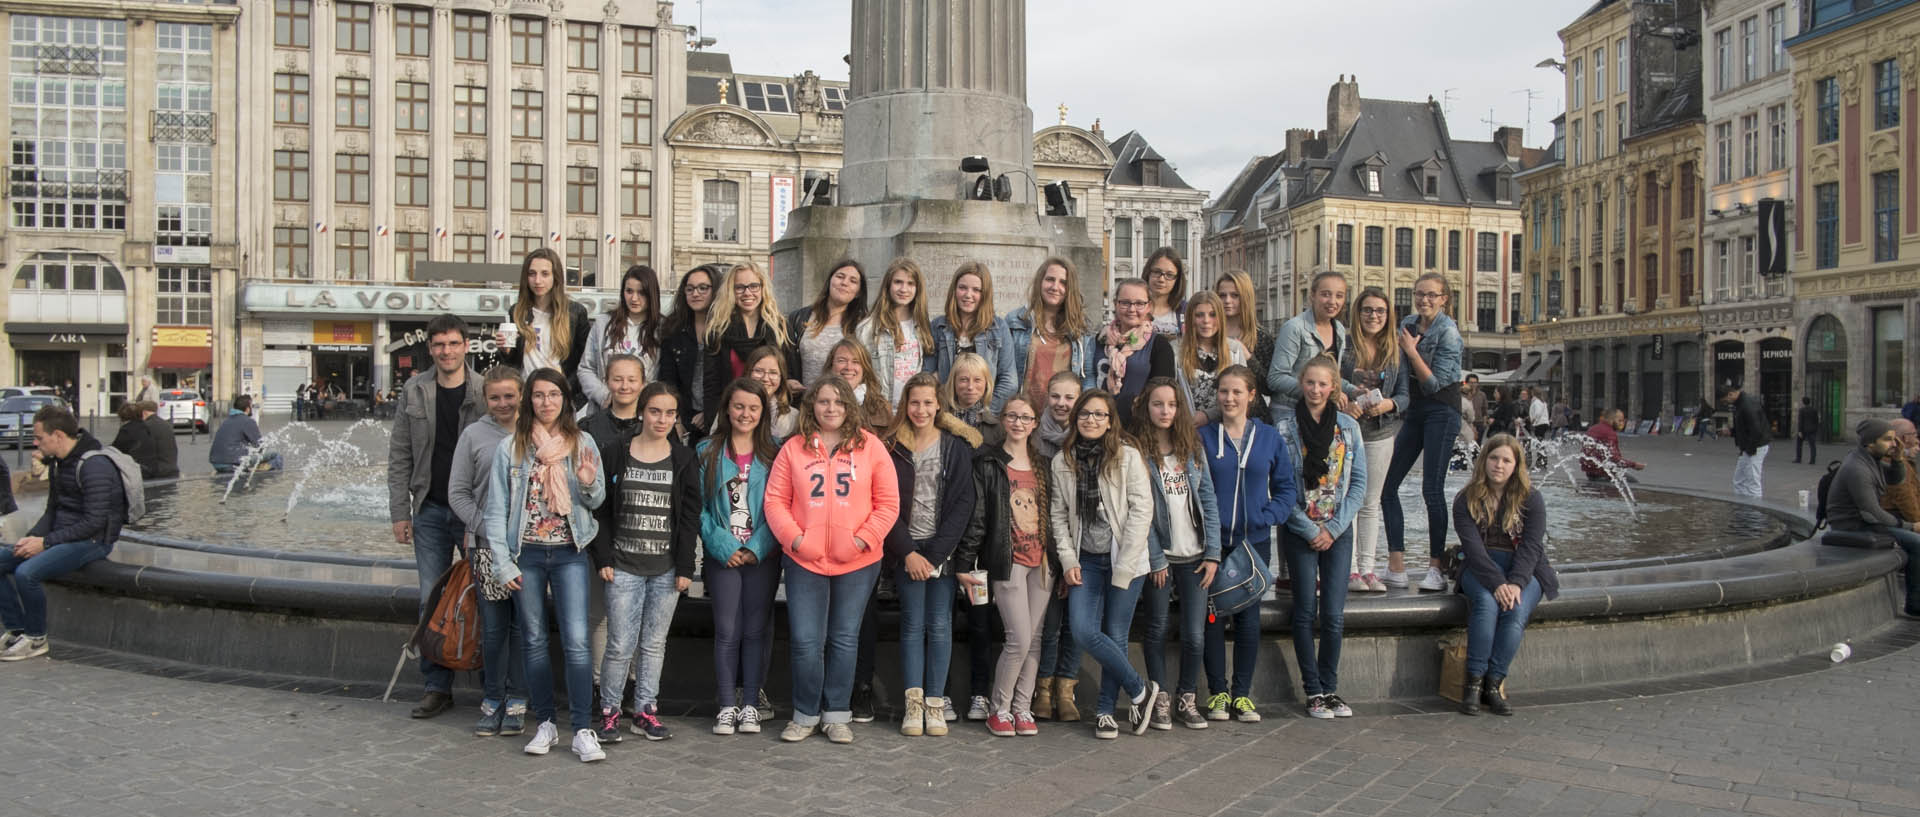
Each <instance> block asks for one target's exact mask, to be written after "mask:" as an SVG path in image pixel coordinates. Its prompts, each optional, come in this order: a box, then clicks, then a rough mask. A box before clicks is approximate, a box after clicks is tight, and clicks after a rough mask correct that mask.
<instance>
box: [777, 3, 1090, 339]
mask: <svg viewBox="0 0 1920 817" xmlns="http://www.w3.org/2000/svg"><path fill="white" fill-rule="evenodd" d="M1026 54H1027V43H1026V2H1025V0H853V50H852V83H851V85H852V87H851V89H850V92H851V101H850V102H849V104H848V105H847V113H846V154H845V159H844V164H843V170H842V171H841V173H840V177H839V179H838V180H837V181H838V183H839V188H838V191H837V194H836V196H835V201H834V204H832V205H812V206H803V207H801V208H799V209H798V210H795V211H794V212H793V215H792V217H791V219H789V222H788V227H787V232H786V234H785V235H784V236H781V237H780V238H779V239H778V240H776V241H775V242H774V245H773V261H772V264H773V275H772V277H773V282H774V287H775V292H776V293H777V295H778V296H779V299H780V303H781V305H782V306H783V307H786V308H793V307H796V306H799V305H800V304H803V303H808V302H810V301H811V300H812V299H813V297H814V295H815V294H816V293H817V291H818V289H819V283H820V281H821V280H822V279H823V278H825V277H826V275H827V273H828V272H830V270H829V269H828V268H827V266H828V265H830V264H832V263H834V262H835V261H837V260H839V259H841V258H853V259H855V260H857V261H859V262H860V263H861V265H862V266H864V267H865V268H866V271H867V275H868V279H869V281H868V291H869V292H870V293H877V292H879V287H878V283H879V278H880V276H881V275H882V274H883V273H884V272H885V270H886V266H887V264H888V262H890V261H891V260H892V259H894V258H896V257H900V256H906V257H910V258H912V259H914V260H915V261H917V262H919V264H920V267H921V269H922V270H924V271H925V272H926V275H927V289H928V293H927V297H928V298H929V301H930V303H932V304H934V305H936V306H935V308H936V309H937V308H938V306H937V305H938V304H940V303H942V302H943V299H944V298H945V297H946V292H947V284H948V281H949V280H950V279H951V278H952V275H953V270H954V268H955V267H957V266H959V264H960V263H961V262H963V261H967V260H979V261H983V262H985V263H986V264H987V266H988V268H989V269H990V270H991V271H992V272H993V278H994V288H995V290H996V295H997V298H996V300H997V304H996V306H997V307H998V308H999V309H1000V310H1001V311H1002V312H1005V311H1007V310H1010V309H1012V308H1013V307H1014V306H1016V305H1018V304H1020V303H1024V302H1025V300H1026V295H1027V285H1028V283H1029V282H1030V281H1031V280H1032V278H1033V273H1034V272H1035V270H1036V269H1037V268H1038V266H1039V264H1040V262H1041V261H1042V260H1043V259H1045V258H1046V257H1048V256H1052V255H1059V256H1063V257H1066V258H1068V259H1070V260H1072V261H1073V263H1074V264H1075V266H1076V267H1078V268H1079V270H1080V283H1081V285H1082V287H1083V289H1084V290H1085V293H1084V294H1086V295H1087V297H1088V299H1089V300H1088V303H1089V304H1090V305H1092V304H1098V303H1099V298H1100V285H1101V282H1102V281H1103V280H1104V278H1105V276H1104V274H1103V273H1102V270H1103V269H1104V261H1103V256H1102V252H1101V249H1100V247H1099V245H1098V244H1097V243H1096V242H1095V241H1093V240H1091V239H1090V238H1088V232H1087V218H1086V217H1085V216H1086V215H1096V216H1097V215H1098V214H1076V215H1072V216H1043V215H1041V205H1040V201H1039V200H1040V199H1041V196H1040V195H1039V191H1038V189H1037V187H1036V182H1035V180H1034V177H1033V112H1032V110H1031V109H1029V108H1028V107H1027V102H1026V96H1027V74H1026V67H1027V56H1026ZM968 156H984V157H986V159H987V162H988V164H989V170H988V171H987V175H988V176H990V177H995V178H997V177H999V176H1001V175H1005V176H1006V179H1007V182H1008V183H1009V186H1010V188H1011V195H1009V196H1008V199H1007V201H1004V202H1003V201H972V200H969V195H968V194H969V193H970V192H971V190H972V187H973V183H974V181H975V179H976V178H977V177H978V176H979V173H977V172H962V171H961V170H960V163H961V160H962V159H963V158H965V157H968Z"/></svg>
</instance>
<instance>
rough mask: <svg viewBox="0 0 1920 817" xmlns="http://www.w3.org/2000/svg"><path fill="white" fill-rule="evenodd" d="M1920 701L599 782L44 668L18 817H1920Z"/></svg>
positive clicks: (1541, 711)
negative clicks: (1918, 766)
mask: <svg viewBox="0 0 1920 817" xmlns="http://www.w3.org/2000/svg"><path fill="white" fill-rule="evenodd" d="M55 649H56V655H57V654H58V653H57V651H58V649H59V647H58V645H56V646H55ZM1521 660H1525V655H1524V653H1523V654H1522V657H1521ZM668 669H669V671H671V669H672V668H671V667H669V668H668ZM1917 693H1920V650H1915V649H1907V650H1902V651H1896V652H1893V653H1891V654H1888V655H1885V656H1883V657H1880V658H1876V659H1872V660H1861V659H1859V658H1856V659H1855V660H1854V661H1852V662H1849V663H1846V664H1842V665H1839V666H1837V667H1832V668H1829V669H1824V670H1821V671H1817V672H1811V673H1807V674H1802V675H1796V676H1792V677H1787V678H1780V679H1776V680H1771V681H1763V682H1757V683H1750V684H1743V685H1738V686H1731V687H1724V688H1719V689H1710V690H1705V691H1698V692H1687V693H1677V694H1671V695H1660V696H1654V697H1645V698H1637V699H1628V700H1615V701H1607V702H1594V703H1583V704H1567V705H1556V706H1536V707H1527V706H1522V707H1521V708H1520V710H1519V713H1518V714H1517V715H1516V716H1514V717H1512V718H1499V717H1494V716H1491V715H1485V716H1481V717H1478V718H1467V717H1463V716H1459V715H1453V714H1440V715H1395V716H1386V715H1378V714H1372V712H1370V708H1369V707H1362V708H1361V712H1360V716H1359V717H1356V718H1354V719H1352V720H1347V721H1334V722H1326V721H1314V720H1309V719H1306V718H1304V717H1301V716H1299V715H1297V714H1294V713H1292V712H1277V711H1271V708H1270V711H1269V713H1268V718H1267V720H1266V721H1265V722H1264V723H1259V724H1241V723H1231V722H1229V723H1215V724H1213V726H1212V728H1209V729H1207V730H1205V731H1197V732H1196V731H1188V730H1185V729H1180V730H1178V731H1175V732H1149V733H1148V734H1147V736H1145V737H1132V736H1130V735H1123V736H1122V738H1121V739H1120V740H1118V741H1098V740H1094V739H1093V738H1092V737H1091V735H1090V734H1089V730H1088V727H1087V726H1086V725H1084V724H1076V725H1070V726H1056V725H1053V724H1050V723H1043V724H1042V730H1041V734H1040V736H1039V737H1037V738H994V737H991V736H989V735H987V734H986V732H985V730H984V729H983V728H981V727H980V726H979V725H977V724H960V725H959V727H960V728H958V729H956V730H955V732H954V733H953V734H952V735H950V736H948V737H944V738H913V739H908V738H902V737H899V736H898V735H897V734H894V730H893V729H892V728H891V727H889V726H888V725H886V724H884V723H874V724H866V725H856V727H855V734H856V736H857V741H856V743H855V744H854V745H852V746H835V745H831V744H829V743H827V742H826V740H825V739H824V738H821V737H817V736H816V737H813V738H810V739H808V740H807V741H806V742H804V743H801V744H798V745H791V744H782V743H780V742H779V741H778V739H777V737H775V734H776V733H777V732H778V728H779V727H780V726H783V725H784V721H783V720H776V721H775V722H773V723H772V724H771V728H769V729H768V731H767V732H765V733H763V734H761V735H758V736H744V735H743V736H734V737H730V738H718V737H714V736H712V735H709V734H707V732H706V727H707V722H706V721H705V720H702V719H693V718H668V723H669V724H670V725H671V726H672V727H673V728H674V729H675V730H676V731H677V733H678V734H677V736H676V737H675V738H674V739H672V740H670V741H666V742H659V743H648V742H646V741H644V740H640V739H639V738H638V737H635V736H630V737H629V738H628V740H627V741H626V742H625V743H623V744H621V745H618V746H614V747H611V748H610V750H609V753H608V755H609V756H608V759H607V760H606V761H605V762H603V763H599V764H593V765H585V764H581V763H579V762H577V761H576V759H575V758H574V757H573V755H572V754H571V753H569V752H568V751H567V750H566V744H565V743H564V742H563V743H562V745H561V746H560V747H557V748H556V749H555V751H554V753H553V754H551V755H549V756H547V757H528V756H526V755H523V754H521V752H520V745H521V741H522V740H524V738H484V739H482V738H473V737H470V736H468V735H467V734H466V731H465V729H466V727H467V723H468V721H469V720H470V718H471V708H470V707H469V706H466V705H464V704H466V703H469V702H470V701H463V706H462V708H461V709H459V710H457V711H456V712H455V713H452V714H448V715H443V716H441V717H440V718H438V719H435V720H430V721H414V720H410V719H408V717H407V714H406V711H407V708H408V704H405V703H393V704H381V703H378V702H376V701H369V700H357V699H352V698H346V697H337V696H320V695H310V694H304V693H299V692H287V691H274V690H267V689H255V688H249V687H245V686H229V685H219V684H202V683H197V682H192V681H181V680H173V679H168V678H160V677H154V676H150V675H138V674H130V673H124V672H119V671H116V670H111V669H105V668H101V667H95V666H88V665H83V664H78V663H71V662H64V661H56V660H48V659H44V658H43V659H35V660H33V661H29V662H24V663H20V664H9V665H0V700H5V701H8V702H9V703H10V704H11V705H10V706H9V709H10V711H9V713H8V715H7V717H6V720H5V723H6V729H5V730H4V734H0V757H4V758H6V762H5V765H6V767H7V773H6V775H5V776H4V777H0V789H3V790H0V796H4V798H5V800H4V802H5V803H6V805H5V806H4V807H0V813H5V814H8V815H19V817H39V816H40V815H63V816H64V815H122V814H141V815H157V816H158V817H172V816H173V815H180V816H181V817H201V816H202V815H229V814H232V815H274V816H275V817H303V816H304V815H316V816H318V815H327V816H329V817H331V816H332V815H341V816H343V817H344V816H346V815H416V814H422V815H439V814H466V815H473V814H488V813H510V814H513V813H518V814H568V815H598V814H606V815H632V814H650V815H651V814H696V815H716V816H719V815H725V816H726V817H733V816H734V815H761V814H779V815H816V814H818V815H825V814H836V815H869V814H871V815H923V814H924V815H947V814H952V815H993V817H1016V816H1017V815H1048V814H1061V815H1228V816H1230V817H1237V816H1238V815H1259V814H1278V815H1307V814H1337V815H1347V814H1353V815H1373V814H1384V815H1527V816H1528V817H1532V815H1555V816H1556V817H1557V816H1558V815H1571V816H1572V817H1584V815H1660V816H1661V817H1704V816H1705V815H1728V814H1763V815H1833V814H1852V813H1866V814H1888V815H1920V782H1916V779H1915V777H1914V775H1913V773H1912V772H1913V770H1912V761H1911V759H1912V758H1913V757H1915V756H1916V754H1920V739H1917V738H1916V731H1915V728H1914V725H1915V724H1916V723H1920V694H1917ZM1519 702H1520V703H1522V704H1524V703H1525V699H1524V696H1521V697H1520V698H1519ZM782 714H784V712H783V713H782Z"/></svg>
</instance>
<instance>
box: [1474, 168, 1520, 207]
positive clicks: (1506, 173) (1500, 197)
mask: <svg viewBox="0 0 1920 817" xmlns="http://www.w3.org/2000/svg"><path fill="white" fill-rule="evenodd" d="M1489 177H1491V179H1490V180H1491V181H1492V182H1493V199H1494V201H1498V202H1502V203H1505V202H1510V201H1513V165H1510V164H1507V163H1506V162H1501V163H1500V164H1497V165H1494V166H1493V167H1490V168H1487V169H1486V171H1484V172H1483V173H1482V174H1481V177H1480V178H1481V179H1482V180H1489Z"/></svg>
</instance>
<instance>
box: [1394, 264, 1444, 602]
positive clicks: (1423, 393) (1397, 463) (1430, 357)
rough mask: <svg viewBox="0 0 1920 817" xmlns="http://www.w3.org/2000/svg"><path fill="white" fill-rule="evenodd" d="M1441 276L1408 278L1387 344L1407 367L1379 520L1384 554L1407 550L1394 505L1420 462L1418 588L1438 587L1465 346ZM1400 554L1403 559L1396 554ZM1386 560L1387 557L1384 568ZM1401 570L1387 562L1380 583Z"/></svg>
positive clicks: (1400, 576)
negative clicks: (1423, 558)
mask: <svg viewBox="0 0 1920 817" xmlns="http://www.w3.org/2000/svg"><path fill="white" fill-rule="evenodd" d="M1446 306H1447V279H1446V276H1444V275H1441V274H1440V273H1437V272H1429V273H1427V274H1425V275H1422V276H1420V278H1419V279H1418V280H1416V281H1414V283H1413V314H1411V315H1408V316H1407V317H1406V318H1404V319H1402V320H1401V321H1400V331H1399V332H1397V333H1396V334H1395V335H1394V341H1395V342H1396V343H1398V344H1399V346H1400V358H1401V360H1402V361H1404V362H1405V363H1406V366H1407V382H1408V384H1409V385H1408V389H1407V392H1408V395H1407V396H1408V403H1407V413H1406V422H1405V423H1404V424H1402V425H1401V426H1400V431H1399V432H1398V433H1396V434H1394V437H1393V458H1392V459H1391V460H1388V462H1387V476H1386V480H1385V481H1384V482H1383V483H1382V484H1381V485H1380V510H1381V511H1382V515H1383V516H1385V517H1386V524H1387V549H1388V551H1389V556H1388V558H1389V559H1390V560H1391V559H1393V558H1394V557H1395V556H1399V555H1400V554H1403V553H1405V552H1406V549H1407V534H1406V529H1405V527H1404V525H1405V524H1406V515H1405V513H1404V512H1403V511H1402V510H1401V509H1400V483H1401V482H1402V481H1404V480H1405V479H1406V478H1407V474H1409V473H1411V472H1412V471H1413V462H1414V460H1416V459H1417V460H1420V462H1421V474H1420V498H1421V499H1423V500H1425V501H1426V504H1427V557H1428V562H1427V573H1426V576H1425V577H1424V578H1422V579H1421V580H1420V589H1421V590H1435V591H1438V590H1445V589H1447V578H1446V576H1445V575H1443V574H1442V573H1441V572H1440V555H1441V553H1442V552H1443V551H1444V550H1445V549H1446V545H1447V497H1446V493H1445V490H1444V489H1445V485H1444V484H1443V483H1444V481H1445V480H1446V477H1447V463H1448V460H1450V459H1452V457H1453V438H1454V437H1455V436H1456V435H1458V434H1459V433H1460V396H1459V389H1460V356H1461V353H1462V351H1463V350H1464V347H1465V344H1464V343H1463V342H1462V341H1461V338H1460V330H1459V328H1458V327H1457V326H1455V325H1454V322H1453V318H1450V317H1448V316H1447V313H1446ZM1401 558H1405V557H1403V556H1402V557H1401ZM1391 564H1392V563H1391V562H1389V565H1391ZM1406 582H1407V575H1406V574H1405V573H1396V572H1394V571H1393V570H1392V569H1391V567H1389V569H1388V572H1387V580H1386V583H1387V585H1388V586H1390V587H1405V586H1406Z"/></svg>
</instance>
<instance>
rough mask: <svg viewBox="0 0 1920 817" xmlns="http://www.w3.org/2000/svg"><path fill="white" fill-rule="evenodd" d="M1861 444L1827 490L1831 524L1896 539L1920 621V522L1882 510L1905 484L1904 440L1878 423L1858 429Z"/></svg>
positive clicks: (1910, 603)
mask: <svg viewBox="0 0 1920 817" xmlns="http://www.w3.org/2000/svg"><path fill="white" fill-rule="evenodd" d="M1854 430H1855V433H1856V434H1858V436H1859V439H1860V443H1859V445H1857V446H1855V447H1854V448H1853V450H1851V451H1848V452H1847V455H1846V456H1845V457H1843V458H1841V460H1840V470H1839V472H1838V473H1836V474H1834V476H1833V482H1832V484H1831V485H1829V486H1828V488H1827V524H1829V525H1831V526H1832V527H1833V529H1834V530H1836V531H1844V532H1859V531H1866V532H1870V533H1876V534H1880V535H1883V536H1888V537H1891V538H1892V539H1893V541H1894V544H1896V545H1899V546H1900V549H1901V550H1903V551H1906V553H1907V605H1906V608H1907V609H1906V612H1907V615H1909V616H1920V564H1917V563H1916V560H1920V522H1908V521H1904V520H1902V519H1901V518H1900V517H1898V516H1895V515H1893V514H1891V513H1888V512H1887V510H1886V509H1884V508H1882V507H1881V506H1880V502H1881V500H1882V499H1883V498H1885V496H1886V494H1887V490H1888V488H1890V487H1892V486H1895V485H1898V484H1899V483H1901V482H1903V481H1905V480H1906V476H1907V474H1906V469H1905V468H1904V467H1901V465H1900V464H1899V463H1898V462H1896V460H1897V459H1898V457H1899V456H1900V438H1899V435H1897V434H1895V433H1894V430H1893V423H1890V422H1888V421H1886V420H1881V419H1878V418H1868V419H1865V420H1861V421H1860V425H1858V426H1856V427H1855V429H1854Z"/></svg>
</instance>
